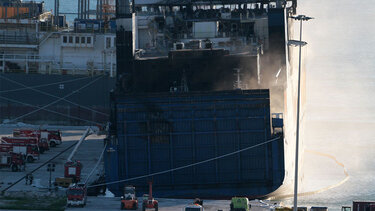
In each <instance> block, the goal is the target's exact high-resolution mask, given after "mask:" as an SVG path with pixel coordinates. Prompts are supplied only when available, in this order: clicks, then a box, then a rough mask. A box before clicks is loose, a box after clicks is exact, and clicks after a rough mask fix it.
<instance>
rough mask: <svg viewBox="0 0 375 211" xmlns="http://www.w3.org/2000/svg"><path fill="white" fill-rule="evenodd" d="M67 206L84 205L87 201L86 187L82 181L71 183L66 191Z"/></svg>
mask: <svg viewBox="0 0 375 211" xmlns="http://www.w3.org/2000/svg"><path fill="white" fill-rule="evenodd" d="M66 198H67V199H66V200H67V206H68V207H70V206H79V207H84V206H85V205H86V202H87V187H86V185H85V184H83V183H78V184H72V185H71V186H70V187H69V188H68V190H67V191H66Z"/></svg>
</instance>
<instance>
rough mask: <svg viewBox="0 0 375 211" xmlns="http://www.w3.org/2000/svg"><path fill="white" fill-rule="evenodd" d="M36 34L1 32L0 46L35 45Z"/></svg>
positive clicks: (36, 40) (36, 41)
mask: <svg viewBox="0 0 375 211" xmlns="http://www.w3.org/2000/svg"><path fill="white" fill-rule="evenodd" d="M37 43H38V38H37V36H36V33H20V32H2V33H0V44H37Z"/></svg>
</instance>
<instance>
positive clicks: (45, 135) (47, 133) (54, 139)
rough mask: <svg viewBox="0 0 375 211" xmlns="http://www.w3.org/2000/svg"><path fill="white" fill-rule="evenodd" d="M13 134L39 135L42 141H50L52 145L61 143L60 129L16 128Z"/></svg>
mask: <svg viewBox="0 0 375 211" xmlns="http://www.w3.org/2000/svg"><path fill="white" fill-rule="evenodd" d="M13 136H14V137H19V136H24V137H25V136H26V137H38V139H39V140H40V142H42V143H43V142H45V143H48V144H49V146H51V147H55V146H56V145H59V144H61V132H60V131H59V130H34V129H15V130H13Z"/></svg>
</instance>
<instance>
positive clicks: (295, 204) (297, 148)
mask: <svg viewBox="0 0 375 211" xmlns="http://www.w3.org/2000/svg"><path fill="white" fill-rule="evenodd" d="M291 18H293V19H294V20H298V21H300V32H299V41H296V40H290V41H289V42H288V44H290V45H295V46H297V45H298V46H299V63H298V93H297V124H296V160H295V171H294V207H293V211H297V210H298V206H297V196H298V150H299V121H300V119H299V112H300V111H299V110H300V97H301V96H300V95H301V51H302V46H305V45H306V44H307V42H303V41H302V22H303V21H308V20H310V19H312V18H311V17H307V16H305V15H298V16H292V17H291Z"/></svg>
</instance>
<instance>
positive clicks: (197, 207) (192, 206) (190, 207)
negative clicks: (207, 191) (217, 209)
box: [182, 199, 204, 211]
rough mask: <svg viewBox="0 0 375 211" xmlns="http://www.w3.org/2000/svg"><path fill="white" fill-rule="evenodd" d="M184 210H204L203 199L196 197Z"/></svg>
mask: <svg viewBox="0 0 375 211" xmlns="http://www.w3.org/2000/svg"><path fill="white" fill-rule="evenodd" d="M182 211H204V208H203V200H200V199H195V200H194V203H193V204H189V205H187V206H186V207H184V208H183V209H182Z"/></svg>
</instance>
